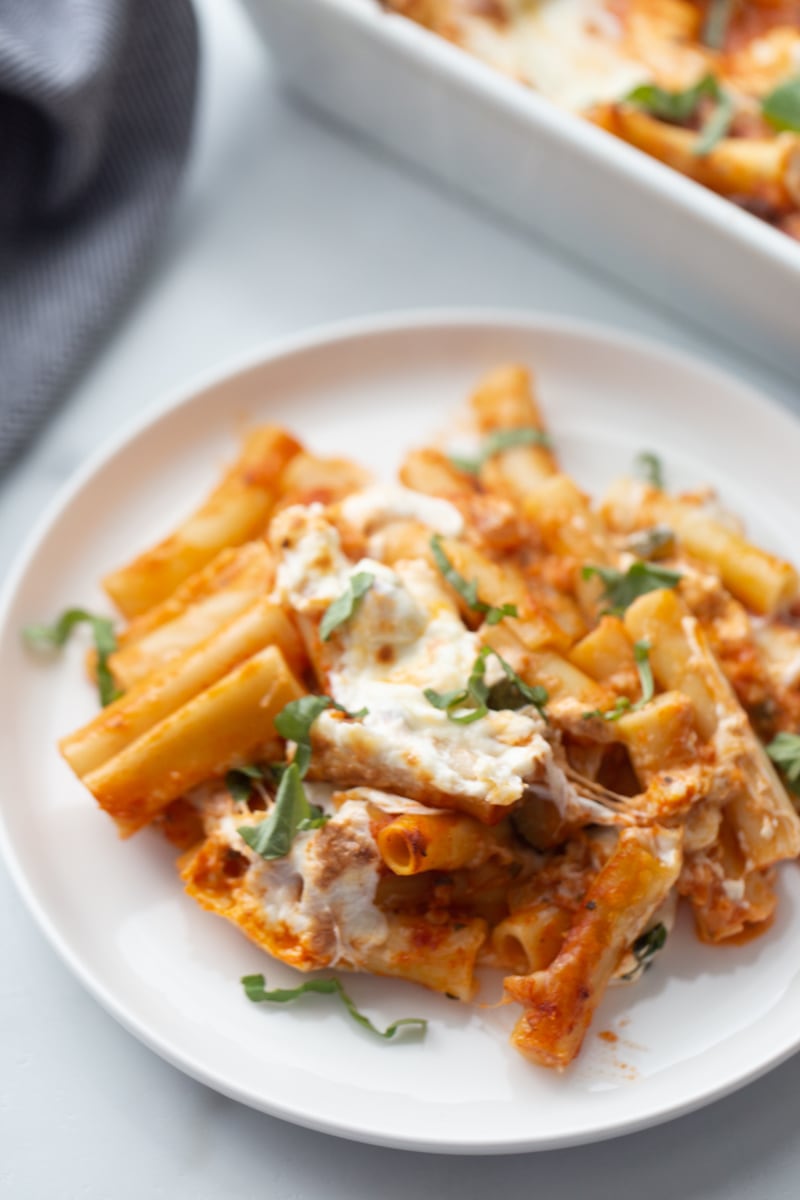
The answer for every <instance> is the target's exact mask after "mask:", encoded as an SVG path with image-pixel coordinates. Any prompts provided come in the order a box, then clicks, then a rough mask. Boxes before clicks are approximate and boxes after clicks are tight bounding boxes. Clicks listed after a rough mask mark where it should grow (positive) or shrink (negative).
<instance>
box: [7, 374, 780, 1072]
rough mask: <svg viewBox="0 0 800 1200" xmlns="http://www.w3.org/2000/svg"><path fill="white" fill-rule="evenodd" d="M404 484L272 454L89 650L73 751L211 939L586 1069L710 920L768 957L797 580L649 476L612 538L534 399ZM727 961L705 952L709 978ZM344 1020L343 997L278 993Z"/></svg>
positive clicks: (476, 418) (646, 463) (194, 523)
mask: <svg viewBox="0 0 800 1200" xmlns="http://www.w3.org/2000/svg"><path fill="white" fill-rule="evenodd" d="M399 477H400V481H399V483H398V484H395V485H391V486H385V485H381V484H377V483H375V482H374V481H373V480H372V479H371V478H370V476H369V473H368V472H367V471H366V470H365V469H364V468H362V467H361V466H359V465H357V464H355V463H352V462H350V461H348V460H346V459H339V458H333V459H324V458H319V457H317V456H316V455H314V454H313V453H311V452H310V451H308V450H307V449H305V448H304V447H303V446H301V445H300V444H299V442H298V441H296V440H295V439H294V438H293V437H292V436H291V435H290V434H289V433H287V432H286V431H285V430H283V429H280V428H276V427H273V426H267V427H261V428H256V429H254V430H252V431H251V432H250V433H249V434H248V435H247V437H246V438H245V440H244V444H243V446H242V449H241V453H240V457H239V458H238V459H237V461H236V462H235V463H233V465H232V466H231V467H230V468H229V469H228V471H227V472H226V473H225V475H224V477H223V478H222V480H221V482H219V484H218V485H217V487H216V488H215V489H214V491H212V492H211V494H210V495H209V496H208V498H207V499H206V500H205V501H204V502H203V503H202V504H201V505H200V507H199V508H198V509H197V510H196V511H195V512H194V513H192V515H190V516H189V517H188V518H187V519H186V520H185V521H184V522H183V523H182V524H181V525H180V526H179V527H178V528H177V529H176V530H175V531H174V532H173V533H171V534H170V535H169V536H168V537H166V538H165V539H164V540H163V541H161V542H159V543H158V544H157V545H155V546H154V547H153V548H152V549H149V550H146V551H144V552H143V553H141V554H140V555H139V556H138V557H136V558H135V559H134V560H133V561H131V562H130V563H128V564H127V565H125V566H123V567H121V568H120V569H118V570H115V571H113V572H112V573H111V574H109V575H108V576H107V577H106V579H105V580H104V585H105V588H106V591H107V593H108V595H109V596H110V597H111V599H112V600H113V602H114V603H115V605H116V607H117V608H118V610H119V612H120V614H121V616H122V622H121V625H120V627H119V628H118V629H116V630H115V629H114V627H113V626H112V623H111V621H109V620H108V619H106V618H103V617H96V616H93V615H92V614H89V613H87V612H85V611H84V610H80V609H77V610H71V611H70V612H68V613H66V614H64V616H63V617H62V618H61V619H60V620H59V622H57V624H56V625H55V626H36V627H32V628H30V629H29V630H27V631H26V632H27V636H28V638H29V640H30V641H32V642H35V643H39V644H41V643H46V644H51V645H52V644H61V643H63V641H64V640H65V639H66V637H67V636H68V635H69V633H70V630H71V629H72V628H73V626H74V625H76V624H77V623H79V622H81V621H87V622H89V624H90V625H91V627H92V629H93V632H94V636H95V650H94V651H93V652H92V655H91V656H90V665H91V671H92V673H93V675H94V677H95V679H96V681H97V683H98V686H99V688H100V693H101V699H102V701H103V705H104V707H103V708H102V709H101V711H100V712H99V713H98V715H97V716H96V717H95V718H94V719H93V720H92V721H90V722H89V723H88V724H87V725H85V726H83V727H82V728H81V729H78V730H77V731H76V732H75V733H72V734H70V735H69V736H68V737H65V738H64V739H63V741H62V742H61V750H62V753H63V755H64V757H65V758H66V760H67V762H68V763H69V765H70V767H71V768H72V769H73V771H74V772H75V774H76V775H77V776H78V777H79V779H80V780H81V781H82V782H83V783H84V784H85V786H86V788H87V789H88V790H89V792H91V793H92V795H93V796H94V797H95V799H96V800H97V802H98V803H99V805H100V806H101V807H102V808H103V809H104V810H105V811H106V812H107V813H108V814H109V815H110V816H111V817H112V818H113V820H114V821H115V822H116V824H117V826H118V828H119V830H120V832H121V834H122V835H123V836H126V837H127V836H129V835H132V834H135V833H137V832H138V831H139V830H141V829H143V828H144V827H146V826H148V825H154V826H156V827H157V828H159V829H161V830H162V831H163V832H164V833H165V834H166V835H167V836H168V837H169V838H170V839H171V840H172V842H173V843H174V844H176V845H177V846H178V847H179V848H180V850H181V851H182V853H181V856H180V858H179V860H178V862H179V869H180V874H181V877H182V879H183V882H184V884H185V886H186V889H187V891H188V893H189V894H190V895H191V896H193V897H194V898H195V900H197V901H198V903H199V904H200V905H202V906H203V907H204V908H206V909H209V910H210V911H211V912H214V913H217V914H219V915H220V916H223V917H226V918H227V919H228V920H229V921H231V922H233V923H234V924H235V925H237V926H238V927H239V929H241V930H242V931H243V932H244V933H245V934H246V935H247V936H248V937H249V938H250V939H252V941H253V942H255V943H256V944H257V945H258V946H259V947H261V948H263V949H264V950H266V951H267V952H268V953H269V954H270V955H272V956H274V957H275V958H278V959H280V960H281V961H282V962H284V963H287V964H289V965H290V966H292V967H295V968H297V969H298V970H299V971H302V972H314V971H318V970H327V971H330V970H331V969H335V970H336V971H337V972H339V971H364V972H370V973H372V974H375V975H382V976H397V977H401V978H403V979H407V980H411V981H414V982H416V983H420V984H423V985H424V986H426V987H428V988H431V989H433V990H434V991H437V992H441V993H445V994H446V995H448V996H451V997H454V998H457V999H458V1000H461V1001H464V1002H470V1001H472V1000H473V999H474V997H475V994H476V991H477V986H478V985H477V981H476V969H477V968H478V967H481V966H489V967H495V968H498V969H499V970H500V971H501V972H502V973H503V985H504V998H505V1000H506V1002H508V1003H512V1004H514V1005H516V1006H518V1019H517V1021H516V1025H515V1028H514V1032H513V1035H512V1041H513V1044H514V1045H515V1046H516V1048H517V1049H518V1050H520V1051H521V1052H522V1053H523V1054H524V1055H525V1056H527V1057H528V1058H529V1059H531V1060H532V1061H533V1062H535V1063H538V1064H540V1065H542V1066H546V1067H555V1068H563V1067H566V1066H567V1065H568V1064H569V1063H570V1062H571V1061H572V1060H573V1059H574V1058H575V1056H576V1055H577V1053H578V1051H579V1050H580V1047H581V1044H582V1042H583V1040H584V1037H585V1035H586V1033H587V1030H588V1028H589V1025H590V1022H591V1021H592V1017H593V1015H594V1013H595V1011H596V1009H597V1007H598V1005H599V1004H600V1003H601V1000H602V997H603V994H604V992H605V990H606V988H607V987H608V986H609V985H610V984H612V983H617V982H619V983H625V982H634V981H636V980H637V979H638V978H639V977H640V976H641V975H642V974H643V972H644V971H645V970H647V968H648V967H649V966H650V965H651V963H652V962H653V961H654V959H656V957H657V955H658V953H659V951H660V950H661V948H662V947H663V946H664V944H665V942H666V941H667V940H668V938H669V934H670V931H671V929H672V926H673V922H674V918H675V911H676V907H677V905H678V904H679V903H683V904H685V905H687V906H689V907H690V908H691V911H692V913H693V916H694V922H695V926H696V930H697V934H698V936H699V937H700V938H701V939H702V940H703V941H704V942H706V943H709V946H711V945H712V944H716V943H721V942H725V941H731V940H733V941H736V940H740V939H742V938H743V937H747V936H751V935H754V934H757V933H759V932H760V931H762V930H764V929H766V928H767V927H768V925H769V923H770V921H771V919H772V916H773V912H774V909H775V904H776V893H775V875H776V867H777V864H779V863H780V862H781V861H783V860H787V859H794V858H795V857H796V856H797V855H798V852H800V820H798V816H797V813H796V811H795V806H794V803H793V800H792V798H791V793H792V790H793V789H794V790H795V791H796V790H797V789H798V788H800V606H799V605H798V599H797V598H798V576H797V573H796V571H795V570H794V568H793V567H792V566H791V565H790V564H789V563H788V562H785V561H783V560H781V559H779V558H777V557H775V556H774V555H772V554H769V553H767V552H766V551H764V550H761V549H759V548H758V547H757V546H755V545H753V544H751V543H750V542H748V541H747V539H746V537H745V536H744V533H743V532H742V529H741V527H740V526H739V525H738V523H737V522H736V521H734V520H733V519H732V518H731V517H730V516H729V515H728V514H726V513H725V512H723V511H722V510H721V509H720V508H719V506H718V505H717V504H716V502H715V500H714V497H713V495H712V494H711V493H710V491H709V490H707V489H701V490H698V491H697V492H693V493H690V494H684V495H672V494H670V493H669V491H668V490H667V489H666V487H665V486H664V480H663V478H662V469H661V464H660V462H659V460H658V459H657V458H656V457H655V456H653V455H652V454H644V455H643V456H642V458H641V461H640V462H639V463H638V464H637V466H636V472H635V474H634V476H633V477H631V478H626V479H621V480H619V481H618V482H616V483H615V484H614V485H613V486H612V487H611V489H610V490H609V492H608V493H607V495H605V496H604V497H603V498H602V500H601V501H600V502H599V503H598V504H593V503H592V502H591V501H590V500H589V498H588V497H587V496H586V495H585V494H584V493H583V492H582V491H581V489H580V487H579V486H578V484H577V483H575V482H574V481H573V480H572V479H571V478H570V477H569V476H568V475H566V474H564V473H563V472H562V471H561V469H560V467H559V462H558V457H557V445H556V441H555V439H554V438H553V437H552V436H551V435H550V433H548V431H547V429H546V428H545V424H544V422H543V419H542V414H541V412H540V409H539V406H538V403H537V401H536V399H535V397H534V395H533V392H532V386H531V380H530V377H529V375H528V372H527V371H526V370H525V369H524V368H523V367H521V366H506V367H501V368H499V369H497V370H496V371H494V372H493V373H492V374H491V375H489V376H488V377H487V378H485V379H484V380H483V381H482V382H481V383H480V384H479V386H478V388H477V390H476V392H475V393H474V395H473V396H472V397H471V399H470V401H469V405H468V406H467V409H466V411H465V412H464V413H462V414H461V415H460V418H459V420H458V422H457V424H455V425H454V426H453V429H452V432H451V433H450V434H445V435H443V436H442V437H441V438H440V439H438V440H437V441H436V442H435V443H432V444H431V445H428V446H426V447H423V448H420V449H415V450H413V451H412V452H411V453H409V454H408V456H407V457H406V458H405V461H404V462H403V464H402V466H401V468H400V472H399ZM708 953H709V954H713V953H714V950H713V949H712V948H709V951H708ZM243 983H244V986H245V992H246V995H247V996H248V997H249V998H250V999H251V1000H254V1001H262V1000H266V1001H281V1000H290V999H293V998H295V997H296V996H297V995H299V994H301V993H302V992H304V991H309V990H311V991H316V992H327V993H334V992H336V993H338V995H339V996H340V998H341V999H342V1000H343V1001H344V1003H345V1004H346V1005H347V1007H348V1009H349V1011H350V1013H351V1015H352V1016H354V1017H355V1018H356V1019H357V1020H359V1021H360V1022H361V1023H362V1024H366V1025H368V1026H369V1027H370V1028H371V1029H372V1030H373V1031H374V1032H376V1033H378V1032H382V1034H383V1036H387V1037H391V1036H392V1035H393V1034H394V1033H395V1032H396V1030H397V1028H398V1026H399V1025H403V1024H411V1025H412V1026H416V1027H424V1024H425V1023H424V1021H420V1020H418V1019H417V1018H406V1019H404V1020H402V1021H400V1022H395V1023H394V1024H393V1025H391V1026H390V1027H389V1028H388V1029H387V1030H384V1031H379V1030H376V1029H375V1027H374V1026H372V1025H371V1024H370V1023H369V1022H368V1021H367V1018H366V1017H364V1016H363V1015H362V1014H361V1013H359V1012H358V1011H357V1009H356V1008H355V1006H354V1004H353V1002H352V1000H351V999H350V997H349V995H348V994H347V992H346V991H345V990H344V987H343V985H342V983H341V980H340V978H339V976H338V975H335V976H331V975H330V974H327V975H324V976H318V975H312V976H310V977H308V979H307V981H306V982H305V983H301V984H299V985H298V987H296V988H289V989H278V990H277V991H269V990H267V988H266V984H265V980H264V977H263V975H260V974H256V975H252V976H247V977H245V979H244V980H243Z"/></svg>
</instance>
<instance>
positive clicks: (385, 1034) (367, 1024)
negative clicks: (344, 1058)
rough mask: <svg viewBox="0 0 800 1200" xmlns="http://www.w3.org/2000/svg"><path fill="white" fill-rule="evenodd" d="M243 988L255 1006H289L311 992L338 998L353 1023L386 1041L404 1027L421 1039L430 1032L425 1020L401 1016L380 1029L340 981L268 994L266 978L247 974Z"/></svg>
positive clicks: (307, 984) (314, 981)
mask: <svg viewBox="0 0 800 1200" xmlns="http://www.w3.org/2000/svg"><path fill="white" fill-rule="evenodd" d="M242 986H243V987H244V991H245V995H246V996H247V999H248V1000H251V1001H252V1002H253V1003H254V1004H263V1003H264V1002H265V1001H266V1002H269V1003H271V1004H288V1003H291V1002H292V1001H293V1000H297V999H299V998H300V996H307V995H309V994H311V993H316V994H317V995H321V996H338V997H339V999H340V1000H341V1001H342V1004H344V1006H345V1008H346V1009H347V1011H348V1012H349V1014H350V1016H351V1017H352V1018H353V1020H354V1021H356V1022H358V1024H359V1025H361V1026H362V1027H363V1028H364V1029H368V1030H369V1032H370V1033H374V1034H375V1036H376V1037H379V1038H383V1039H384V1040H385V1041H390V1040H391V1039H392V1038H393V1037H394V1035H395V1034H396V1033H397V1031H398V1029H401V1028H403V1027H404V1026H405V1027H407V1028H416V1030H417V1032H418V1034H419V1036H420V1037H424V1036H425V1034H426V1032H427V1029H428V1022H427V1021H426V1020H425V1019H424V1018H423V1017H401V1018H400V1020H399V1021H392V1023H391V1025H388V1026H387V1027H386V1029H378V1027H377V1025H373V1023H372V1021H370V1019H369V1017H365V1016H364V1014H363V1013H362V1012H359V1010H358V1009H357V1008H356V1005H355V1002H354V1001H353V999H352V997H351V996H350V995H348V993H347V992H346V991H345V990H344V987H343V986H342V984H341V982H340V981H339V980H338V979H307V980H306V981H305V983H301V984H300V985H299V986H298V987H294V988H274V989H273V990H272V991H269V992H268V991H267V990H266V980H265V979H264V976H263V975H245V976H243V977H242Z"/></svg>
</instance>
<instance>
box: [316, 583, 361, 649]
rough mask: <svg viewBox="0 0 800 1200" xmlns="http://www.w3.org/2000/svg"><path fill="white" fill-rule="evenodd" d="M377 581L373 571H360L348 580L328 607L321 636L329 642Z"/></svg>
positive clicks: (322, 622) (321, 623)
mask: <svg viewBox="0 0 800 1200" xmlns="http://www.w3.org/2000/svg"><path fill="white" fill-rule="evenodd" d="M374 582H375V576H374V575H373V574H372V572H371V571H358V572H357V574H355V575H352V576H351V577H350V579H349V580H348V582H347V587H346V588H345V590H344V591H343V592H342V594H341V596H339V598H338V599H337V600H334V601H333V603H332V604H331V605H330V606H329V607H328V609H327V610H326V612H325V616H324V617H323V618H322V621H321V622H320V626H319V636H320V637H321V638H322V640H323V642H327V640H328V638H329V637H330V636H331V634H332V633H333V631H334V630H335V629H338V628H339V626H340V625H344V623H345V622H346V621H349V620H350V618H351V617H352V616H353V614H354V613H355V612H356V610H357V609H358V607H359V605H360V604H361V601H362V600H363V599H364V597H365V596H366V594H367V592H368V591H369V589H370V588H371V587H372V585H373V583H374Z"/></svg>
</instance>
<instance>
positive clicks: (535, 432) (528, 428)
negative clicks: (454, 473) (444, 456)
mask: <svg viewBox="0 0 800 1200" xmlns="http://www.w3.org/2000/svg"><path fill="white" fill-rule="evenodd" d="M552 444H553V443H552V439H551V438H550V435H549V434H548V433H545V432H544V430H543V429H536V428H534V426H532V425H524V426H521V427H520V428H519V429H497V430H495V432H494V433H490V434H489V436H488V437H487V438H486V440H485V441H484V443H483V445H482V446H481V448H480V450H479V451H478V453H477V455H476V456H475V458H460V457H458V456H457V455H455V454H451V455H450V461H451V463H452V464H453V466H454V467H458V469H459V471H466V472H467V474H469V475H477V474H478V473H479V472H480V469H481V467H482V466H483V465H484V464H485V463H487V462H488V461H489V459H490V458H494V456H495V455H496V454H502V453H503V451H504V450H511V449H513V447H514V446H548V447H549V446H552Z"/></svg>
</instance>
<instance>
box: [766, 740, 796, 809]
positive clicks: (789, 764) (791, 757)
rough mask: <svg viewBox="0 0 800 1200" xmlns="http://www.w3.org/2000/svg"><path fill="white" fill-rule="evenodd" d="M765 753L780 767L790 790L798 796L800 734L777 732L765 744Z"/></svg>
mask: <svg viewBox="0 0 800 1200" xmlns="http://www.w3.org/2000/svg"><path fill="white" fill-rule="evenodd" d="M767 754H768V755H769V756H770V758H771V759H772V761H773V762H774V763H775V765H776V766H777V767H780V769H781V771H782V772H783V774H784V776H785V777H786V782H787V783H788V785H789V787H790V788H791V790H792V791H793V792H794V793H795V794H796V795H798V796H800V734H797V733H779V734H777V735H776V736H775V737H774V738H773V739H772V741H771V742H770V744H769V745H768V746H767Z"/></svg>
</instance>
